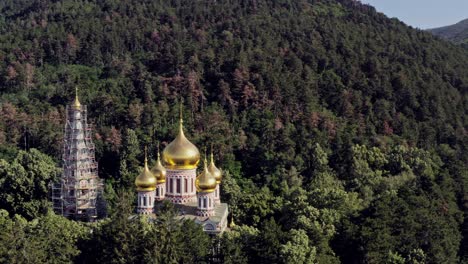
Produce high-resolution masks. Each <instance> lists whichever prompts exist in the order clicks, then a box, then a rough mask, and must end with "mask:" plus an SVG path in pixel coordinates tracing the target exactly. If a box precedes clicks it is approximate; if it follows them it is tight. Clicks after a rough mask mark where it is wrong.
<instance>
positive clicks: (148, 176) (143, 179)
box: [135, 153, 157, 192]
mask: <svg viewBox="0 0 468 264" xmlns="http://www.w3.org/2000/svg"><path fill="white" fill-rule="evenodd" d="M156 182H157V180H156V177H154V175H153V173H151V171H150V170H149V169H148V159H147V158H146V153H145V168H144V169H143V172H142V173H141V174H140V175H138V177H136V179H135V185H136V187H137V191H144V192H146V191H154V190H155V189H156Z"/></svg>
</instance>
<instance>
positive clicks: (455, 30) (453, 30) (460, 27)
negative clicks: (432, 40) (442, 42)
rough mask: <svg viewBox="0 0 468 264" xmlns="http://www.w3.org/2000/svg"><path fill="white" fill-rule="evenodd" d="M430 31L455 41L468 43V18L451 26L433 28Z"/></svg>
mask: <svg viewBox="0 0 468 264" xmlns="http://www.w3.org/2000/svg"><path fill="white" fill-rule="evenodd" d="M429 32H431V33H432V34H434V35H436V36H439V37H441V38H443V39H447V40H450V41H453V42H454V43H458V44H465V46H466V45H468V19H465V20H462V21H460V22H458V23H456V24H453V25H450V26H445V27H439V28H432V29H429Z"/></svg>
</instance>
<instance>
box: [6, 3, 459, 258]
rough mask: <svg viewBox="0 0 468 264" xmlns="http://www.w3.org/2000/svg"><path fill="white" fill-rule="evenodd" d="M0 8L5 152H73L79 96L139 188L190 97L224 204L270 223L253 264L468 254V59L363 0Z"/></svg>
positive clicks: (114, 161)
mask: <svg viewBox="0 0 468 264" xmlns="http://www.w3.org/2000/svg"><path fill="white" fill-rule="evenodd" d="M0 13H1V14H2V18H1V19H0V43H1V45H0V57H1V58H2V60H0V111H1V113H0V153H1V154H2V156H8V155H11V152H13V151H14V150H16V149H19V148H24V149H28V148H38V149H40V150H41V151H43V152H45V153H47V154H49V155H51V156H54V157H56V158H57V159H58V157H60V152H61V144H60V141H61V137H62V135H61V133H62V132H61V131H62V129H63V117H64V116H63V115H64V105H65V104H66V103H67V102H69V101H71V99H72V98H73V96H74V91H75V87H76V86H78V87H79V91H80V98H81V102H82V103H83V104H86V105H88V110H89V117H90V120H91V122H92V123H94V124H95V127H96V133H95V142H96V151H97V158H98V161H99V170H100V171H99V172H100V176H101V177H103V178H105V179H106V180H107V183H108V187H109V189H112V188H114V189H119V188H124V189H128V190H131V191H133V190H134V189H133V183H132V182H133V179H134V176H135V175H137V174H138V172H139V169H140V166H141V161H142V160H143V154H142V153H143V152H142V151H141V150H142V149H143V148H144V146H145V145H147V146H148V149H149V152H148V153H155V151H156V146H157V142H161V146H162V147H164V145H165V144H167V142H170V140H172V139H173V137H174V135H173V133H174V131H176V126H177V122H176V120H177V117H178V107H177V104H178V103H179V102H180V100H181V99H182V98H183V99H184V102H183V104H184V117H185V123H184V124H185V128H186V132H187V135H188V137H189V138H190V139H191V140H192V141H193V142H194V143H195V144H196V145H197V146H200V148H206V147H208V146H210V145H211V144H213V146H214V149H215V155H216V158H217V160H219V163H218V164H220V167H222V168H223V170H224V171H225V172H228V173H227V175H226V184H225V185H223V187H222V188H223V195H224V196H223V199H224V197H225V199H226V201H227V202H229V203H230V205H231V206H232V208H234V210H233V211H234V212H235V216H236V221H238V223H240V224H246V225H249V226H251V227H252V230H253V228H255V229H258V230H261V232H257V231H258V230H257V231H255V230H253V231H252V230H251V231H252V232H248V234H244V235H246V239H244V237H243V236H238V237H239V239H240V238H242V241H240V242H239V243H237V244H241V245H242V246H244V247H245V249H246V250H234V249H233V248H235V247H236V246H239V245H237V244H236V243H233V244H232V245H230V246H231V247H228V248H227V249H229V248H231V249H233V250H232V252H233V253H235V254H247V253H245V252H248V258H247V257H246V258H240V259H243V260H246V259H248V260H250V262H251V263H282V262H286V263H290V262H292V260H294V259H296V262H301V261H298V260H297V259H300V258H295V257H298V256H296V255H295V254H298V255H300V254H302V257H303V259H307V258H308V256H309V255H310V256H311V258H312V255H314V257H315V253H316V258H317V261H316V262H318V263H330V262H331V263H333V262H338V261H339V260H341V261H343V262H346V263H382V262H385V261H387V260H388V259H389V258H390V257H392V258H393V260H395V262H399V263H401V262H402V259H403V258H406V259H407V260H408V261H409V260H410V259H411V260H414V259H418V261H420V262H421V263H423V262H428V263H442V262H448V263H456V262H457V259H458V258H459V257H462V256H467V257H468V252H467V251H468V250H467V247H466V245H465V244H463V241H468V234H467V231H468V220H465V221H464V220H463V216H466V215H467V212H468V208H466V205H467V204H468V203H467V202H466V199H467V198H466V197H467V196H466V190H468V180H467V179H466V177H465V176H464V175H465V174H464V172H466V169H467V165H466V164H468V160H467V159H468V157H467V155H466V153H467V147H468V142H467V131H466V128H467V127H468V105H467V103H468V97H467V90H468V73H467V69H468V51H467V50H465V49H463V48H461V47H458V46H456V45H450V43H447V42H445V41H441V40H439V39H438V38H437V37H434V36H432V35H431V34H430V33H428V32H424V31H420V30H414V29H412V28H409V27H407V26H405V25H404V24H403V23H401V22H399V21H398V20H396V19H389V18H387V17H385V16H384V15H383V14H379V13H377V12H376V11H375V9H374V8H372V7H370V6H366V5H362V4H360V3H359V2H358V1H352V0H340V1H335V0H325V1H324V0H320V1H318V0H317V1H314V0H299V1H290V0H229V1H228V0H217V1H192V0H168V1H166V0H102V1H92V0H91V1H90V0H64V1H52V0H43V1H31V0H19V1H18V0H4V1H1V2H0ZM153 156H154V155H153ZM150 158H154V157H150ZM2 164H6V162H4V163H2ZM12 171H13V169H12ZM24 174H26V173H24ZM25 182H26V181H25ZM223 184H224V183H223ZM0 192H1V190H0ZM110 193H112V192H110ZM114 195H115V194H114ZM117 198H118V197H117ZM395 201H396V202H395ZM396 203H397V205H398V207H396V206H394V205H395V204H396ZM400 212H404V213H402V214H400ZM286 216H287V217H286ZM467 219H468V218H467ZM243 230H244V231H248V230H247V229H244V228H241V229H240V231H239V232H241V231H243ZM276 231H278V232H276ZM283 232H284V233H283ZM282 234H284V236H283V235H282ZM292 234H296V236H292ZM253 235H257V237H256V239H250V236H253ZM290 236H291V237H290ZM122 237H124V236H122ZM420 237H424V239H419V238H420ZM249 242H250V243H252V244H242V243H249ZM384 242H385V243H384ZM158 243H159V242H158ZM155 245H159V244H157V243H156V244H155ZM299 246H300V247H299ZM302 247H309V250H307V251H306V250H301V248H302ZM296 248H298V250H295V249H296ZM153 249H154V248H153ZM114 251H116V252H118V251H119V250H118V248H116V250H114ZM114 251H112V250H108V252H107V253H109V252H114ZM137 251H138V252H146V251H145V250H137ZM109 254H110V253H109ZM226 254H227V255H228V252H226ZM348 255H349V256H350V257H349V258H347V256H348ZM90 256H93V254H90ZM286 257H290V260H291V261H289V262H288V261H286V260H284V261H280V259H281V258H286ZM103 258H105V257H103ZM398 258H399V259H398ZM109 259H110V258H109ZM397 260H398V261H397ZM233 262H236V261H233ZM244 262H245V261H244Z"/></svg>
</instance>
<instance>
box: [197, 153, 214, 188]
mask: <svg viewBox="0 0 468 264" xmlns="http://www.w3.org/2000/svg"><path fill="white" fill-rule="evenodd" d="M206 163H207V162H206V159H205V162H204V166H203V171H202V173H200V175H198V177H197V179H196V180H195V187H197V191H198V192H214V191H215V189H216V178H215V177H214V176H213V175H212V174H211V173H210V172H209V171H208V167H207V166H206Z"/></svg>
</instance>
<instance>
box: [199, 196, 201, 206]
mask: <svg viewBox="0 0 468 264" xmlns="http://www.w3.org/2000/svg"><path fill="white" fill-rule="evenodd" d="M198 208H201V197H198Z"/></svg>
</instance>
